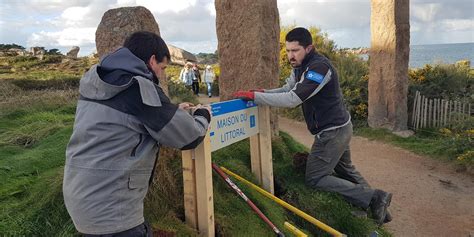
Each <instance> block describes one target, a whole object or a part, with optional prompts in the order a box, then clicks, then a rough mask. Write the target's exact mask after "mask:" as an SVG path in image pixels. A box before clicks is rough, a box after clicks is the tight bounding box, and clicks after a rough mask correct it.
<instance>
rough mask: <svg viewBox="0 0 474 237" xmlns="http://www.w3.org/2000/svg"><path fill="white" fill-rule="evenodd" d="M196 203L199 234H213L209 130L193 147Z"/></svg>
mask: <svg viewBox="0 0 474 237" xmlns="http://www.w3.org/2000/svg"><path fill="white" fill-rule="evenodd" d="M195 154H196V159H195V160H194V165H195V168H196V191H197V193H196V200H197V201H196V203H197V214H198V215H197V218H198V229H199V235H201V236H214V235H215V233H214V232H215V229H214V194H213V190H212V165H211V162H212V161H211V139H210V135H209V131H208V132H207V135H206V137H205V138H204V140H203V141H202V143H201V144H200V145H199V146H198V147H196V149H195Z"/></svg>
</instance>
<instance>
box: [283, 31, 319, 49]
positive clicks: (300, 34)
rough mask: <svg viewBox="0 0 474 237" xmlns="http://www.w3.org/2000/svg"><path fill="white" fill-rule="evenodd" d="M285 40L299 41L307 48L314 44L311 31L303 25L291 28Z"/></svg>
mask: <svg viewBox="0 0 474 237" xmlns="http://www.w3.org/2000/svg"><path fill="white" fill-rule="evenodd" d="M285 40H286V41H287V42H293V41H298V43H299V44H300V45H301V46H303V47H305V48H306V47H307V46H308V45H311V44H313V38H312V37H311V33H309V31H308V30H307V29H305V28H303V27H297V28H294V29H293V30H290V32H288V34H286V37H285Z"/></svg>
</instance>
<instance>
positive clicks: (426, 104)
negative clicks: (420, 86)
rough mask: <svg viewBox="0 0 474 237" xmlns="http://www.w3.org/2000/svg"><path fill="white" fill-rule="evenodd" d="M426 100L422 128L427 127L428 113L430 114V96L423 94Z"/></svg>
mask: <svg viewBox="0 0 474 237" xmlns="http://www.w3.org/2000/svg"><path fill="white" fill-rule="evenodd" d="M423 100H424V111H423V126H422V128H425V127H426V120H427V115H428V98H426V97H424V96H423Z"/></svg>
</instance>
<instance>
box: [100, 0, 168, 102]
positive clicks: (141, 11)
mask: <svg viewBox="0 0 474 237" xmlns="http://www.w3.org/2000/svg"><path fill="white" fill-rule="evenodd" d="M137 31H150V32H153V33H155V34H157V35H160V29H159V27H158V23H157V22H156V21H155V17H154V16H153V14H151V12H150V11H149V10H148V9H146V8H145V7H122V8H116V9H110V10H108V11H107V12H105V13H104V16H102V20H101V21H100V24H99V26H98V27H97V31H96V32H95V42H96V47H97V53H98V54H99V57H102V56H104V55H106V54H108V53H110V52H112V51H114V50H115V49H117V48H120V47H121V46H122V45H123V43H124V41H125V39H126V38H127V37H128V36H129V35H131V34H132V33H134V32H137ZM158 77H159V79H160V84H161V87H162V88H163V90H164V91H165V93H166V94H168V84H167V81H166V75H158Z"/></svg>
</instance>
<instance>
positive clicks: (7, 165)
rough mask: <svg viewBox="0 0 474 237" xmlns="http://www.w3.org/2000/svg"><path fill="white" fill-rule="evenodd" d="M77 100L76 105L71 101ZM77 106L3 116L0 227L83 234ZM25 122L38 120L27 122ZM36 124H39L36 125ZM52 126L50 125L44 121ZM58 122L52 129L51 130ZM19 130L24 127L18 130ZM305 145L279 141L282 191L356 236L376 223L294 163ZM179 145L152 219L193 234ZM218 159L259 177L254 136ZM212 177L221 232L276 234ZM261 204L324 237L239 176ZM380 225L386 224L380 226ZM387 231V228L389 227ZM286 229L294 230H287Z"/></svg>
mask: <svg viewBox="0 0 474 237" xmlns="http://www.w3.org/2000/svg"><path fill="white" fill-rule="evenodd" d="M71 106H72V107H71ZM73 108H74V106H73V105H64V107H60V108H56V107H55V106H51V107H38V108H27V109H18V110H14V111H10V112H9V113H6V114H3V115H2V116H1V117H0V124H2V127H1V130H0V131H1V132H0V137H1V139H2V141H3V143H2V144H0V148H1V149H0V157H1V158H0V174H1V175H2V177H3V183H2V186H1V189H0V205H1V210H2V211H1V213H0V233H2V234H3V235H26V236H32V235H33V236H34V235H41V236H69V235H75V234H77V233H76V232H75V229H74V226H73V225H72V222H71V220H70V218H69V215H68V213H67V211H66V209H65V207H64V204H63V199H62V193H61V185H62V172H63V165H64V151H65V147H66V144H67V142H68V139H69V136H70V134H71V132H72V118H73V116H74V109H73ZM25 124H33V125H30V126H26V127H25V128H23V125H25ZM35 124H36V125H35ZM43 127H49V128H51V130H47V132H44V131H41V129H40V128H43ZM53 128H54V129H53ZM20 131H21V132H20ZM19 134H30V135H31V136H32V137H34V138H35V139H33V140H32V141H33V142H31V143H29V144H28V145H27V146H25V144H21V143H17V142H14V141H16V139H12V138H15V137H17V136H20V135H19ZM303 149H305V148H304V147H303V146H302V145H300V144H298V143H296V142H295V141H294V140H292V139H291V137H289V136H288V135H287V134H284V133H282V135H281V138H280V139H276V140H274V141H273V152H274V162H275V163H274V172H275V178H276V179H277V180H281V182H280V183H283V184H284V185H283V186H284V189H285V190H286V192H285V194H284V195H283V196H282V198H284V199H286V200H287V201H289V202H290V203H292V204H293V205H295V206H298V207H299V208H301V209H302V210H304V211H306V212H307V213H308V214H310V215H313V216H314V217H316V218H318V219H320V220H322V221H323V222H325V223H327V224H329V225H331V226H333V227H334V228H336V229H338V230H340V231H342V232H344V233H347V234H349V235H353V236H361V235H368V233H369V232H371V231H373V230H375V229H377V227H376V226H375V224H373V223H372V222H371V221H368V220H362V219H357V218H355V217H352V216H351V215H350V210H352V209H353V208H352V207H351V206H350V205H349V204H347V203H346V202H345V201H343V200H342V199H341V198H340V197H338V196H337V195H334V194H330V193H325V192H316V191H312V190H309V189H307V188H306V187H305V186H304V184H303V182H304V181H303V179H304V178H303V176H302V174H298V173H296V171H294V170H293V168H292V166H291V155H292V154H293V152H296V151H301V150H303ZM179 154H180V153H179V152H178V151H176V150H170V149H164V150H163V152H162V155H161V157H160V161H159V164H158V168H157V170H158V172H157V175H156V176H157V177H155V180H154V184H153V185H152V187H151V188H150V191H149V194H148V196H147V199H146V202H145V205H146V213H145V215H146V218H147V219H148V220H149V221H150V222H151V223H152V226H153V227H154V228H157V229H160V230H164V231H169V232H173V233H176V234H177V235H178V236H194V235H196V232H195V231H194V230H192V229H190V228H188V227H187V226H186V225H185V224H184V222H183V220H184V209H183V204H182V203H183V200H182V196H183V195H182V176H181V170H180V167H181V161H180V160H181V159H180V157H179ZM213 159H214V162H217V163H218V164H220V165H223V166H225V167H227V168H229V169H230V170H232V171H234V172H236V173H238V174H240V175H242V176H243V177H245V178H247V179H249V180H251V181H253V182H255V179H254V177H253V175H252V174H251V171H250V169H249V167H250V163H249V162H250V161H249V144H248V141H243V142H239V143H237V144H235V145H232V146H229V147H227V148H224V149H221V150H219V151H217V152H214V153H213ZM213 179H214V183H213V184H214V199H215V219H216V227H217V231H218V233H219V234H221V235H223V236H272V235H273V234H272V231H271V230H270V229H269V228H268V227H267V226H266V224H265V223H264V222H263V221H261V220H260V219H259V218H258V217H257V216H256V215H255V214H254V213H253V211H251V210H250V209H249V208H248V207H247V205H246V204H245V203H244V202H243V201H242V200H241V199H240V197H238V196H237V195H236V194H235V193H234V192H233V191H232V190H230V189H229V188H228V187H227V185H226V184H225V183H224V182H223V181H222V180H221V179H220V177H218V176H217V175H215V174H214V175H213ZM235 182H236V183H237V184H238V185H239V187H240V188H241V189H242V190H243V191H244V192H245V193H246V194H247V196H248V197H249V198H251V199H252V200H253V201H254V202H255V204H256V205H257V206H258V207H259V208H260V209H261V210H262V211H263V212H264V213H265V214H266V215H267V216H268V217H269V218H270V219H271V220H272V221H273V222H274V223H275V224H276V225H277V226H278V227H279V228H280V229H281V230H283V229H284V228H283V222H284V221H290V222H292V223H294V224H296V225H297V226H299V227H300V228H301V229H302V230H303V231H306V232H307V233H312V234H314V235H318V236H319V235H321V236H324V233H322V232H321V231H320V230H318V229H316V228H314V227H312V226H311V225H310V224H308V223H306V222H305V221H303V220H301V219H300V218H299V217H296V216H294V215H293V214H291V213H289V212H287V211H286V210H285V209H283V208H282V207H280V206H278V205H277V204H276V203H274V202H272V201H270V200H268V199H266V198H265V197H263V196H262V195H260V194H258V193H257V192H256V191H254V190H251V189H249V187H247V186H245V185H244V184H242V183H239V182H237V181H235ZM379 231H380V230H379ZM382 232H383V233H385V235H388V233H386V232H384V231H383V230H382ZM287 234H288V233H287Z"/></svg>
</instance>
